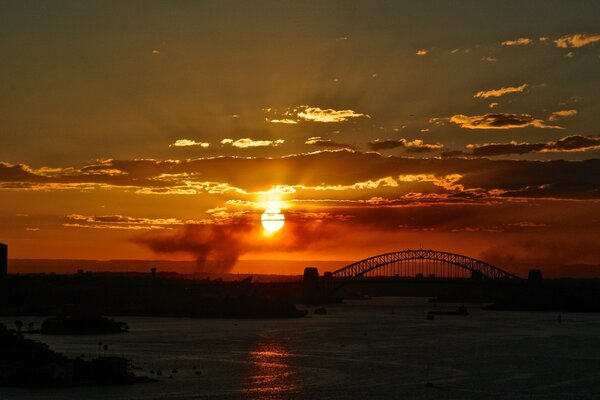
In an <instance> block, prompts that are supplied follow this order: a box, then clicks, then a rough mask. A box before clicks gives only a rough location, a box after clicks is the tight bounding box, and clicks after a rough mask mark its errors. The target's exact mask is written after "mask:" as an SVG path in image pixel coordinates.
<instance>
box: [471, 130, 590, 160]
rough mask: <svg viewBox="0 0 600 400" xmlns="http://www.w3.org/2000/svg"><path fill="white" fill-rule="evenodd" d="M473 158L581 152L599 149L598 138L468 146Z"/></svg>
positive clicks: (569, 137)
mask: <svg viewBox="0 0 600 400" xmlns="http://www.w3.org/2000/svg"><path fill="white" fill-rule="evenodd" d="M467 148H469V149H471V150H472V155H473V156H475V157H493V156H499V155H507V154H527V153H559V152H583V151H588V150H597V149H600V137H585V136H580V135H571V136H566V137H564V138H562V139H559V140H557V141H551V142H547V143H517V142H514V141H513V142H510V143H486V144H480V145H472V144H471V145H468V146H467Z"/></svg>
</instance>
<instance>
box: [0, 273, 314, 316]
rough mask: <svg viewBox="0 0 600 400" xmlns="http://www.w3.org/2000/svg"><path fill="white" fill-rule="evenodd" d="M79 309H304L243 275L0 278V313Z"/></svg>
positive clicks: (167, 312) (147, 312) (211, 312)
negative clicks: (239, 277) (231, 279)
mask: <svg viewBox="0 0 600 400" xmlns="http://www.w3.org/2000/svg"><path fill="white" fill-rule="evenodd" d="M283 293H285V291H284V292H283ZM82 314H96V315H122V316H127V315H136V316H153V317H191V318H297V317H302V316H304V315H305V314H306V313H305V312H304V311H302V310H298V309H297V308H296V307H295V306H294V303H293V301H292V299H291V298H290V297H289V296H287V295H283V294H277V293H275V292H269V291H267V292H265V291H263V290H261V288H260V287H259V286H257V285H253V284H251V283H250V281H249V280H245V281H241V282H222V281H210V280H197V279H183V277H164V278H159V277H152V276H151V275H149V274H148V275H141V274H138V275H129V274H93V273H84V274H76V275H11V276H8V277H6V278H5V279H4V280H0V315H3V316H10V315H41V316H56V315H82ZM63 322H64V321H63ZM62 325H64V324H62Z"/></svg>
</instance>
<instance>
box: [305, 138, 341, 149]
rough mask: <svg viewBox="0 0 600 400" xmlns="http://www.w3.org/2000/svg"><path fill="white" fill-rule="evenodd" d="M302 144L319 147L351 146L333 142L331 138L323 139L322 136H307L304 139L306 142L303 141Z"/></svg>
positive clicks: (338, 147)
mask: <svg viewBox="0 0 600 400" xmlns="http://www.w3.org/2000/svg"><path fill="white" fill-rule="evenodd" d="M304 144H308V145H311V146H319V147H331V148H336V149H343V148H351V146H349V145H347V144H344V143H338V142H334V141H333V140H331V139H323V138H322V137H319V136H314V137H310V138H308V139H307V140H306V142H304Z"/></svg>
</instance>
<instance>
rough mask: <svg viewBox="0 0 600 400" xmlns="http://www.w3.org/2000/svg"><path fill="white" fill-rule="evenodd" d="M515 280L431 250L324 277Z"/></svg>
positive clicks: (394, 254) (400, 254)
mask: <svg viewBox="0 0 600 400" xmlns="http://www.w3.org/2000/svg"><path fill="white" fill-rule="evenodd" d="M474 276H478V277H481V278H484V279H502V278H505V279H506V278H510V279H512V278H518V277H517V276H515V275H514V274H511V273H509V272H506V271H503V270H501V269H500V268H497V267H494V266H493V265H490V264H488V263H486V262H483V261H480V260H476V259H474V258H471V257H467V256H463V255H460V254H454V253H448V252H445V251H435V250H410V249H409V250H402V251H396V252H392V253H386V254H380V255H377V256H373V257H369V258H366V259H364V260H361V261H358V262H355V263H353V264H350V265H348V266H346V267H344V268H341V269H338V270H337V271H334V272H332V273H331V274H327V277H328V278H331V279H335V280H337V279H341V280H348V279H355V278H358V277H412V278H420V277H423V278H428V277H429V278H431V277H436V278H471V277H474Z"/></svg>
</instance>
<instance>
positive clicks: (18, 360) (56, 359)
mask: <svg viewBox="0 0 600 400" xmlns="http://www.w3.org/2000/svg"><path fill="white" fill-rule="evenodd" d="M0 354H1V355H2V356H1V357H0V386H20V387H61V386H62V387H64V386H81V385H126V384H132V383H140V382H152V381H153V380H152V379H150V378H147V377H138V376H136V375H135V374H134V373H133V372H131V363H130V361H129V360H128V359H126V358H123V357H98V358H95V359H93V360H90V361H86V360H83V359H82V358H75V359H72V358H68V357H66V356H64V355H62V354H60V353H57V352H55V351H53V350H50V349H49V348H48V346H47V345H46V344H44V343H40V342H36V341H33V340H30V339H25V338H23V337H22V336H21V335H19V334H17V333H15V332H12V331H9V330H8V329H7V328H6V326H5V325H3V324H0Z"/></svg>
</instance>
